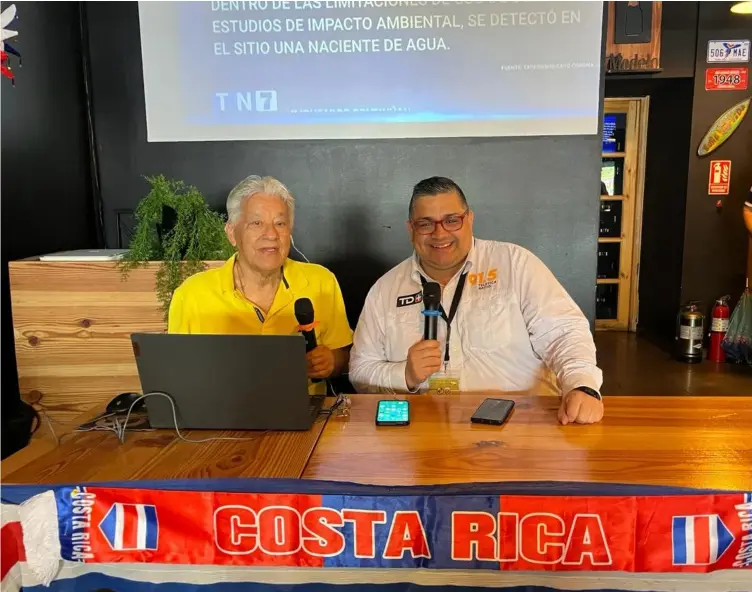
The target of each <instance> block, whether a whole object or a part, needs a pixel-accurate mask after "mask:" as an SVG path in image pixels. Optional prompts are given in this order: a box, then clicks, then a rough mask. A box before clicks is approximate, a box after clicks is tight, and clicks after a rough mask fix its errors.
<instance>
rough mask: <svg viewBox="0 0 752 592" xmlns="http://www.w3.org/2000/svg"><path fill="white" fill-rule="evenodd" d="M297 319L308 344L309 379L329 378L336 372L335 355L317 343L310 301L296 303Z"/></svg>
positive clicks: (299, 300) (303, 300)
mask: <svg viewBox="0 0 752 592" xmlns="http://www.w3.org/2000/svg"><path fill="white" fill-rule="evenodd" d="M295 318H296V319H297V321H298V331H300V333H301V334H302V335H303V337H304V338H305V342H306V359H307V360H308V377H309V378H312V379H313V381H314V382H318V381H319V380H320V379H322V378H329V377H330V376H331V375H332V373H333V372H334V353H333V352H332V350H330V349H329V348H328V347H326V346H325V345H318V343H317V342H316V331H315V328H316V322H315V321H314V314H313V304H312V303H311V301H310V299H308V298H298V299H297V300H296V301H295Z"/></svg>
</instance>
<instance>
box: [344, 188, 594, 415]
mask: <svg viewBox="0 0 752 592" xmlns="http://www.w3.org/2000/svg"><path fill="white" fill-rule="evenodd" d="M409 212H410V219H409V221H408V223H407V226H408V232H409V235H410V238H411V241H412V244H413V247H414V249H415V253H414V255H413V256H412V257H410V258H409V259H406V260H405V261H403V262H402V263H400V264H399V265H398V266H397V267H395V268H393V269H392V270H390V271H389V272H388V273H386V274H385V275H384V276H383V277H381V278H380V279H379V280H378V281H377V282H376V284H375V285H374V286H373V287H372V288H371V290H370V292H369V294H368V296H367V298H366V302H365V305H364V308H363V312H362V314H361V317H360V320H359V322H358V326H357V328H356V330H355V336H354V343H353V348H352V352H351V356H350V380H351V382H352V384H353V385H354V386H355V388H356V389H357V390H358V391H359V392H402V393H405V392H425V391H427V390H428V388H429V381H430V380H434V379H435V377H436V376H437V375H443V376H445V377H448V378H449V379H450V380H454V381H455V383H456V384H457V385H458V386H459V390H461V391H486V392H487V391H502V392H520V391H526V392H532V393H537V394H557V395H562V402H561V406H560V409H559V421H560V422H561V423H562V424H567V423H595V422H598V421H600V420H601V418H602V417H603V402H602V399H601V396H600V392H599V389H600V388H601V385H602V381H603V376H602V373H601V371H600V370H599V368H598V366H597V364H596V355H595V344H594V343H593V336H592V333H591V332H590V325H589V323H588V321H587V319H586V318H585V316H584V315H583V314H582V311H581V310H580V309H579V308H578V306H577V305H576V304H575V302H574V301H573V300H572V298H571V297H570V296H569V295H568V294H567V292H566V291H565V290H564V288H563V287H562V286H561V284H560V283H559V282H558V281H557V280H556V278H555V277H554V276H553V274H552V273H551V272H550V270H549V269H548V268H547V267H546V266H545V265H544V264H543V262H542V261H540V259H538V258H537V257H536V256H535V255H533V254H532V253H531V252H530V251H527V250H526V249H524V248H522V247H519V246H517V245H513V244H509V243H504V242H497V241H487V240H481V239H476V238H474V237H473V212H472V211H471V210H470V209H469V207H468V204H467V200H466V198H465V195H464V193H463V192H462V190H461V189H460V188H459V187H458V186H457V185H456V184H455V183H454V182H453V181H452V180H450V179H446V178H443V177H432V178H430V179H426V180H424V181H421V182H420V183H418V184H417V185H416V186H415V188H414V190H413V196H412V199H411V200H410V208H409ZM432 281H433V282H437V283H438V284H440V286H441V288H442V290H441V291H442V297H441V303H442V317H440V318H439V319H438V336H437V339H436V340H424V339H423V327H424V315H423V305H422V290H423V284H424V283H426V282H432ZM458 290H459V291H460V295H459V297H458V298H456V299H455V295H456V293H457V292H458ZM453 300H457V302H458V304H457V305H456V306H454V307H453V306H452V304H453ZM452 308H454V309H455V310H454V311H452ZM452 312H454V313H455V314H454V316H453V315H452ZM447 320H449V321H451V323H450V324H449V325H448V324H447ZM448 326H449V327H450V329H449V337H450V338H449V343H447V333H448V332H447V327H448ZM432 377H433V378H432ZM452 377H453V378H452Z"/></svg>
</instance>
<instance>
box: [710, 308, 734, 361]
mask: <svg viewBox="0 0 752 592" xmlns="http://www.w3.org/2000/svg"><path fill="white" fill-rule="evenodd" d="M730 298H731V296H724V297H723V298H719V299H718V300H716V301H715V306H713V314H712V315H711V320H710V347H709V348H708V360H710V361H711V362H725V361H726V352H724V351H723V347H721V342H722V341H723V338H724V337H725V336H726V331H728V326H729V317H730V316H731V310H730V309H729V305H728V301H729V299H730Z"/></svg>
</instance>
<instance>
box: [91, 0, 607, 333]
mask: <svg viewBox="0 0 752 592" xmlns="http://www.w3.org/2000/svg"><path fill="white" fill-rule="evenodd" d="M86 9H87V12H88V16H89V18H88V22H89V36H90V37H89V39H90V53H91V58H92V76H93V94H94V120H95V125H96V132H97V145H98V151H99V157H100V163H101V184H102V198H103V202H104V212H105V230H106V238H107V243H108V245H110V246H115V245H116V244H117V240H118V228H117V220H116V219H117V217H116V212H117V211H118V210H128V209H132V208H134V207H135V205H136V203H137V202H138V200H139V199H140V198H141V197H142V196H143V195H144V194H145V192H146V190H147V185H146V183H145V182H144V180H143V179H142V176H143V175H151V174H156V173H163V174H165V175H167V176H169V177H175V178H180V179H183V180H184V181H186V182H187V183H190V184H194V185H196V186H197V187H198V188H199V189H200V190H201V191H202V192H203V193H204V194H205V195H206V197H207V199H208V200H209V202H210V203H211V204H212V205H215V206H220V205H221V204H222V203H223V201H224V199H225V197H226V195H227V193H228V191H229V190H230V189H231V188H232V186H233V185H234V184H235V183H236V182H237V181H239V180H240V179H242V178H243V177H245V176H246V175H249V174H252V173H255V174H264V175H274V176H276V177H278V178H279V179H281V180H282V181H283V182H284V183H286V184H287V185H288V186H289V187H290V189H291V190H292V192H293V194H294V195H295V196H296V197H297V200H298V210H297V212H298V213H297V214H296V229H295V239H296V244H297V246H298V247H299V248H300V249H301V250H302V251H303V252H304V253H305V254H306V255H307V256H308V258H309V259H311V260H312V261H317V262H320V263H322V264H325V265H327V266H329V267H330V268H331V269H332V270H333V271H334V272H335V273H337V275H338V277H339V279H340V282H341V284H342V288H343V292H344V295H345V300H346V303H347V305H348V313H349V316H350V318H351V321H352V322H354V321H355V320H356V319H357V315H358V314H359V312H360V308H361V306H362V302H363V299H364V297H365V293H366V291H367V289H368V288H369V287H370V286H371V285H372V283H373V282H374V281H375V280H376V279H377V278H378V277H379V276H380V275H381V274H382V273H383V272H385V271H386V270H387V269H389V268H390V267H391V266H393V265H395V264H396V263H397V262H399V261H400V260H402V259H403V258H404V257H406V256H408V255H409V254H410V246H409V244H408V242H407V236H406V233H405V225H404V221H405V219H406V217H407V202H408V198H409V194H410V189H411V187H412V185H413V184H414V183H415V182H417V181H418V180H420V179H422V178H424V177H428V176H431V175H444V176H449V177H452V178H454V179H455V180H456V181H457V182H458V183H459V184H460V186H462V187H463V189H464V190H465V192H466V194H467V196H468V198H469V200H470V202H471V205H472V206H473V207H474V208H475V210H476V213H477V215H476V225H477V226H476V231H477V235H478V236H480V237H484V238H492V239H502V240H507V241H512V242H516V243H519V244H522V245H524V246H526V247H528V248H530V249H532V250H533V251H534V252H535V253H536V254H538V255H539V256H540V257H541V258H542V259H543V261H544V262H545V263H547V264H548V265H549V266H550V267H551V269H552V270H553V272H554V273H555V274H556V275H557V277H558V278H559V279H560V280H561V281H562V283H563V284H564V286H565V287H566V288H567V289H568V290H569V291H570V292H571V294H572V295H573V297H574V298H575V299H576V301H577V302H578V304H579V305H580V306H581V307H582V308H583V310H584V311H585V313H586V314H587V315H588V317H589V318H591V319H592V317H593V314H594V294H595V290H594V288H595V270H596V249H597V224H598V206H599V198H598V189H597V188H598V186H599V185H598V182H599V167H600V141H599V137H598V136H592V137H587V138H586V137H565V138H520V139H508V138H506V139H488V140H486V139H484V140H470V139H441V140H380V141H318V142H222V143H214V142H212V143H175V144H148V143H147V142H146V121H145V115H144V93H143V80H142V69H141V57H140V55H141V54H140V42H139V25H138V11H137V5H136V3H135V2H134V3H97V2H95V3H90V4H87V6H86ZM196 76H197V77H200V76H201V72H196Z"/></svg>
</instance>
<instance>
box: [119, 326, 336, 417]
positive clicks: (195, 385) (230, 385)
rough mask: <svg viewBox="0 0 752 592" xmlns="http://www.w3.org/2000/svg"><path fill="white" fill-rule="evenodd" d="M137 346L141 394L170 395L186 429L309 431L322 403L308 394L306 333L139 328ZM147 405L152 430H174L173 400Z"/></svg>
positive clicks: (320, 398)
mask: <svg viewBox="0 0 752 592" xmlns="http://www.w3.org/2000/svg"><path fill="white" fill-rule="evenodd" d="M131 343H132V345H133V354H134V357H135V358H136V366H137V368H138V376H139V379H140V381H141V388H142V391H143V393H144V394H146V393H150V392H154V391H159V392H163V393H166V394H168V395H170V397H172V399H173V401H174V403H175V411H176V413H177V420H178V427H179V428H180V429H181V430H182V429H196V430H200V429H206V430H308V429H310V427H311V426H312V425H313V422H314V421H315V419H316V417H317V416H318V414H319V412H320V410H321V407H322V404H323V402H324V397H323V396H316V397H311V396H309V394H308V370H307V362H306V357H305V353H306V349H305V348H306V344H305V339H304V338H303V336H302V335H300V334H295V335H183V334H169V333H134V334H132V335H131ZM144 403H145V405H146V410H147V414H148V417H149V423H150V425H151V427H153V428H165V429H175V420H174V418H173V414H172V406H171V405H170V401H169V400H168V399H167V398H165V397H158V396H153V397H147V398H145V399H144Z"/></svg>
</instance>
